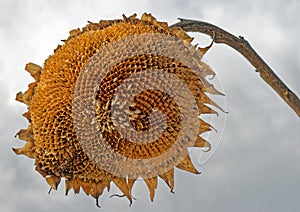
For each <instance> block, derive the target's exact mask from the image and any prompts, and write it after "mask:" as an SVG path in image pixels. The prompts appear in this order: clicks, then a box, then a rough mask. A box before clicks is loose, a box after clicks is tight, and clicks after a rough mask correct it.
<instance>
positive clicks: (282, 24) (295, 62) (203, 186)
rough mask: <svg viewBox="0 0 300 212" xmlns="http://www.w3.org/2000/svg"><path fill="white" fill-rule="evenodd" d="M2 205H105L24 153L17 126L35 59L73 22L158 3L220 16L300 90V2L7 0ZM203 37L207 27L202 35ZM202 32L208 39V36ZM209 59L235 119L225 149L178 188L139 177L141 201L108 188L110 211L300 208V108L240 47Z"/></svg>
mask: <svg viewBox="0 0 300 212" xmlns="http://www.w3.org/2000/svg"><path fill="white" fill-rule="evenodd" d="M0 8H1V9H0V10H1V11H0V44H1V48H0V68H1V71H0V76H1V77H0V89H1V91H0V104H1V110H0V116H1V120H0V140H1V142H0V173H1V175H0V188H1V193H0V211H9V212H10V211H11V212H13V211H20V210H22V211H53V210H55V211H73V212H75V211H86V210H90V211H93V210H96V209H95V206H94V200H93V199H92V198H90V197H87V196H86V195H85V194H83V192H81V193H80V195H73V194H72V192H71V193H70V194H69V196H67V197H65V196H64V191H63V189H64V188H63V187H64V185H63V183H62V184H61V186H60V188H59V190H58V191H57V192H56V191H52V193H51V194H50V195H47V192H48V189H49V187H48V186H47V185H46V183H45V182H44V180H43V179H42V177H41V176H40V175H39V174H38V173H37V172H35V171H34V166H33V160H31V159H28V158H25V157H24V156H15V155H14V154H13V152H12V151H11V148H12V147H16V146H22V144H23V142H22V141H19V140H17V139H15V138H14V137H13V136H14V134H15V133H16V132H17V131H18V130H19V129H21V128H25V127H26V125H27V123H26V121H25V119H24V118H22V117H21V114H22V113H23V112H25V110H26V107H25V106H24V105H22V104H20V103H17V102H15V101H14V98H15V93H17V92H18V91H20V90H22V91H25V90H26V88H27V84H28V83H29V82H31V81H32V79H31V78H30V76H29V75H28V74H27V73H26V72H25V71H23V69H24V66H25V64H26V63H27V62H29V61H32V62H35V63H38V64H40V65H42V64H43V61H44V60H45V59H46V58H47V57H48V56H49V55H50V54H52V52H53V49H54V48H55V47H56V45H57V44H58V43H60V40H61V39H64V38H66V37H67V35H68V31H69V30H70V29H72V28H77V27H82V26H84V25H85V23H86V21H87V20H91V21H97V20H99V19H111V18H120V17H121V15H122V14H123V13H125V14H128V15H129V14H131V13H134V12H137V13H138V15H141V14H142V12H144V11H148V12H151V13H153V14H154V15H155V16H156V17H157V18H158V19H160V20H166V21H168V22H170V23H174V22H176V18H177V17H185V18H192V19H201V20H205V21H208V22H212V23H215V24H217V25H220V26H222V27H224V28H225V29H227V30H228V31H230V32H232V33H234V34H237V35H239V34H242V35H243V36H245V38H246V39H248V40H249V41H250V43H251V44H252V46H253V47H254V48H255V49H256V50H257V51H258V53H260V54H261V55H262V57H263V58H265V59H266V61H267V62H268V63H269V64H270V65H271V67H273V68H274V69H275V71H276V73H277V74H278V75H279V76H280V77H281V78H282V79H283V80H284V81H285V82H286V83H287V84H288V85H289V86H290V88H291V89H292V90H294V91H295V92H296V93H297V94H298V96H299V95H300V85H299V79H300V62H299V61H300V58H299V55H300V50H299V48H298V46H299V44H300V43H299V42H300V41H299V39H298V35H299V32H300V23H299V22H300V16H299V14H298V13H299V10H300V3H299V1H297V0H294V1H289V2H288V3H287V2H286V1H279V0H278V1H264V2H261V1H237V0H232V1H226V2H225V1H177V0H176V1H162V2H154V1H114V0H113V1H103V2H99V1H96V0H95V1H88V2H87V3H82V2H79V1H74V0H73V1H43V2H42V1H33V0H31V1H26V2H25V1H20V0H19V1H18V0H12V1H1V2H0ZM200 38H201V36H200ZM200 42H201V40H200ZM206 59H207V60H208V61H209V62H210V64H211V65H212V67H214V69H215V71H216V72H217V74H218V77H219V79H221V81H222V84H223V87H224V90H225V92H226V101H227V110H228V111H229V114H228V115H226V116H227V123H226V127H225V131H224V134H223V138H222V141H221V143H220V146H219V148H218V149H217V151H216V153H215V154H214V155H213V157H212V158H211V160H209V161H208V162H207V163H205V164H204V165H201V166H200V165H198V167H199V168H200V169H201V172H202V174H201V175H199V176H194V175H192V174H189V173H186V172H183V171H180V170H176V174H175V177H176V179H175V194H171V193H170V192H169V190H168V188H167V186H166V185H164V183H162V181H160V182H159V187H158V190H157V194H156V198H155V201H154V202H153V203H151V202H150V201H149V198H148V191H147V189H146V186H145V184H144V183H143V182H142V181H139V182H138V183H137V185H136V186H135V187H134V196H135V197H137V198H138V200H137V201H135V202H134V204H133V206H132V207H130V208H129V207H128V202H127V200H126V199H118V198H108V196H109V195H110V194H113V193H118V192H119V191H118V189H116V188H115V187H114V186H113V187H112V190H111V192H110V193H109V194H108V193H107V192H105V194H104V195H103V196H102V197H101V204H102V206H103V208H102V210H103V211H120V210H122V211H141V210H143V211H199V210H202V211H221V210H222V211H297V209H299V208H300V203H299V200H298V198H299V196H300V189H299V185H300V170H299V165H298V164H299V161H300V147H299V141H300V137H299V124H300V121H299V118H298V117H297V116H296V115H295V114H294V112H293V111H291V110H290V109H289V107H288V106H287V105H286V104H285V103H284V102H283V101H282V100H281V99H280V98H279V97H278V96H277V94H276V93H275V92H274V91H273V90H272V89H271V88H269V87H268V86H267V85H266V84H265V83H264V82H263V81H262V80H261V79H260V78H259V76H258V75H257V73H255V72H254V68H253V67H251V66H250V65H249V63H248V62H247V61H246V60H245V59H243V58H242V57H241V56H240V55H239V54H237V53H236V52H234V50H232V49H229V48H228V47H225V46H223V45H214V46H213V47H212V49H211V50H210V51H209V52H208V54H207V56H206Z"/></svg>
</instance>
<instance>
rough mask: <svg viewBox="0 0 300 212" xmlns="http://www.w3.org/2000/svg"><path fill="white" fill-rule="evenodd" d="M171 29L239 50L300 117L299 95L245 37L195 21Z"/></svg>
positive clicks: (182, 20)
mask: <svg viewBox="0 0 300 212" xmlns="http://www.w3.org/2000/svg"><path fill="white" fill-rule="evenodd" d="M171 27H181V28H182V29H183V30H185V31H187V32H200V33H204V34H207V35H210V36H211V37H212V38H213V41H214V42H215V43H224V44H227V45H229V46H231V47H232V48H234V49H235V50H237V51H238V52H239V53H240V54H242V55H243V56H244V57H245V58H246V59H247V60H248V61H249V62H250V63H251V64H252V65H253V66H254V67H255V68H256V71H257V72H258V73H259V74H260V76H261V78H262V79H263V80H264V81H265V82H266V83H268V84H269V85H270V86H271V87H272V88H273V89H274V90H275V91H276V93H277V94H278V95H279V96H280V97H281V98H282V99H283V100H284V101H285V102H286V103H287V104H288V105H289V106H290V107H291V108H292V109H293V110H294V111H295V112H296V114H297V115H298V116H299V117H300V100H299V98H298V97H297V95H296V94H295V93H293V92H292V91H291V90H290V89H289V88H288V87H287V86H286V85H285V84H284V83H283V82H282V80H280V78H279V77H278V76H277V75H276V74H275V73H274V72H273V70H272V69H271V68H270V67H269V66H268V65H267V63H266V62H265V61H264V60H263V59H262V58H261V57H260V56H259V55H258V54H257V53H256V52H255V51H254V49H253V48H252V47H251V45H250V44H249V42H248V41H246V40H245V39H244V38H243V37H241V36H239V37H236V36H234V35H232V34H230V33H228V32H226V31H225V30H223V29H221V28H219V27H217V26H215V25H212V24H209V23H206V22H202V21H195V20H187V19H180V22H178V23H176V24H174V25H172V26H171Z"/></svg>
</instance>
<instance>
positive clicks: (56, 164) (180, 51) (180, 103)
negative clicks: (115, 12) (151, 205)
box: [13, 14, 219, 202]
mask: <svg viewBox="0 0 300 212" xmlns="http://www.w3.org/2000/svg"><path fill="white" fill-rule="evenodd" d="M191 41H192V38H191V37H189V36H188V35H187V34H186V33H185V32H184V31H183V30H181V29H180V28H171V27H168V25H167V23H164V22H158V21H157V20H156V19H155V18H154V17H153V16H151V15H150V14H143V16H142V17H141V19H138V18H136V15H133V16H131V17H128V18H127V17H125V16H123V19H122V20H111V21H100V22H99V23H89V24H88V25H87V26H86V27H84V28H83V29H82V30H80V29H75V30H72V31H70V36H69V38H68V39H67V40H65V41H64V45H59V46H58V47H57V48H56V49H55V51H54V54H53V55H51V56H50V57H49V58H48V59H47V60H46V61H45V63H44V66H43V67H40V66H38V65H35V64H33V63H29V64H27V65H26V68H25V69H26V70H27V71H28V72H29V73H30V74H31V75H32V76H33V77H34V79H35V82H33V83H31V84H29V89H28V90H27V91H26V92H25V93H21V92H20V93H18V94H17V98H16V99H17V100H18V101H20V102H23V103H25V104H26V105H27V106H28V109H29V110H28V112H26V113H25V114H23V115H24V116H25V117H26V118H27V119H28V121H29V126H28V128H27V129H23V130H20V131H19V133H18V134H17V135H18V137H19V139H22V140H25V141H26V145H25V146H24V147H23V148H19V149H13V150H14V152H15V153H16V154H24V155H26V156H28V157H30V158H33V159H34V160H35V167H36V170H37V171H38V172H39V173H40V174H41V175H42V176H43V177H44V178H45V179H46V181H47V183H48V184H49V185H50V186H51V188H52V189H57V186H58V184H59V183H60V181H61V178H65V184H66V194H67V193H68V191H69V190H70V189H73V190H74V192H75V193H79V191H80V188H82V189H83V190H84V191H85V193H86V194H87V195H91V196H93V197H94V198H96V199H97V201H98V198H99V196H101V194H102V193H103V190H104V189H105V188H106V187H107V188H108V190H109V187H110V183H111V182H113V183H114V184H115V185H116V186H117V187H118V188H119V189H120V190H121V192H123V194H124V196H126V197H127V198H128V199H129V201H130V202H131V201H132V191H131V190H132V187H133V185H134V182H135V180H136V179H137V178H139V177H141V178H142V179H143V180H144V181H145V183H146V184H147V186H148V188H149V191H150V198H151V200H153V199H154V193H155V189H156V187H157V180H158V177H160V178H162V179H163V180H164V181H165V182H166V183H167V185H168V186H169V187H170V189H171V191H172V190H173V188H174V167H177V168H180V169H183V170H186V171H188V172H191V173H195V174H198V173H199V172H198V171H197V170H196V169H195V168H194V166H193V164H192V162H191V160H190V157H189V154H188V150H187V148H188V147H210V145H209V143H208V142H207V141H205V140H204V139H203V138H201V137H200V136H199V135H200V134H201V133H203V132H206V131H209V130H210V129H211V126H210V125H209V124H208V123H206V122H205V121H203V120H201V119H200V118H199V115H201V114H206V113H215V111H214V110H212V109H211V108H210V107H209V106H208V105H213V106H216V107H218V106H217V105H216V104H215V103H214V102H213V101H211V100H210V99H209V97H208V96H207V95H206V93H207V92H208V93H213V94H219V92H218V91H217V90H215V89H214V87H213V85H211V84H210V83H209V82H208V81H207V80H206V76H207V75H214V73H213V72H212V70H211V69H210V68H209V67H208V66H207V65H206V64H205V63H203V62H201V57H202V55H203V53H204V52H205V51H204V50H203V49H200V48H196V47H195V46H193V45H191Z"/></svg>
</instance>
